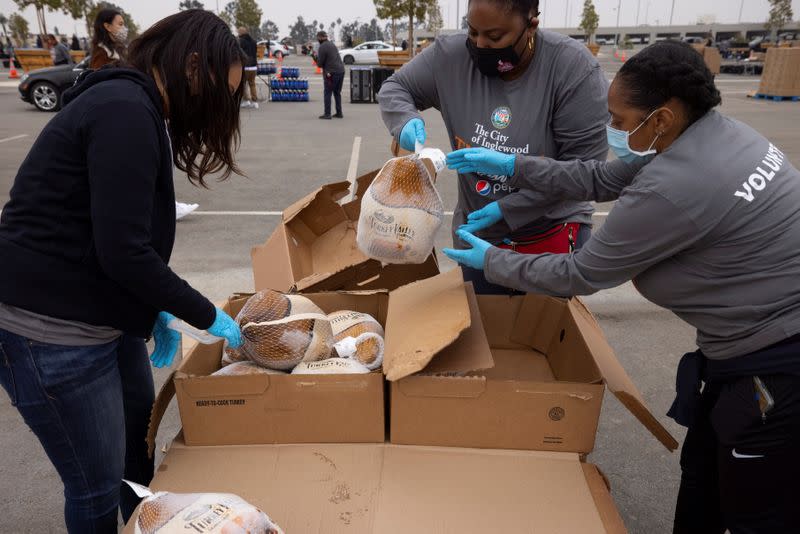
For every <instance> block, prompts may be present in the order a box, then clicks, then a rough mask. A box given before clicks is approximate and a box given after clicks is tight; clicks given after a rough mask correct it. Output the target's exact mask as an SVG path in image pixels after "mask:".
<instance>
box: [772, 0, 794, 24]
mask: <svg viewBox="0 0 800 534" xmlns="http://www.w3.org/2000/svg"><path fill="white" fill-rule="evenodd" d="M769 3H770V6H772V7H770V10H769V19H768V20H767V24H766V25H765V26H766V27H767V29H768V30H772V31H778V30H781V29H783V27H784V26H786V25H787V24H788V23H790V22H791V21H792V19H793V18H794V13H793V12H792V0H769Z"/></svg>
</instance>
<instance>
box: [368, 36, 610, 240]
mask: <svg viewBox="0 0 800 534" xmlns="http://www.w3.org/2000/svg"><path fill="white" fill-rule="evenodd" d="M465 39H466V37H465V36H464V35H463V34H462V35H452V36H446V37H439V38H437V39H436V42H435V43H434V45H433V46H431V47H429V48H427V49H425V50H424V51H423V52H422V53H421V54H419V55H418V56H416V57H415V58H414V59H413V60H412V61H411V62H409V63H408V64H407V65H405V66H404V67H403V68H402V69H400V70H399V71H397V72H396V73H395V74H394V76H392V77H391V78H389V79H388V80H387V81H386V82H384V84H383V86H382V87H381V91H380V94H379V96H378V100H379V102H380V108H381V113H382V115H383V120H384V122H385V123H386V126H387V127H388V128H389V131H390V132H391V134H392V135H393V136H395V138H399V136H400V132H401V131H402V129H403V126H405V124H406V123H407V122H408V121H409V120H411V119H413V118H421V115H420V113H419V111H418V110H425V109H428V108H435V109H437V110H439V111H440V112H441V114H442V118H443V119H444V122H445V125H446V127H447V132H448V135H449V137H450V143H451V145H452V147H453V149H459V148H467V147H485V148H490V149H493V150H497V151H501V152H505V153H516V154H521V155H537V156H548V157H552V158H555V159H559V160H572V159H580V160H593V159H595V160H605V159H606V156H607V154H608V144H607V140H606V130H605V125H606V123H607V122H608V111H607V103H606V97H607V92H608V83H607V81H606V79H605V77H604V75H603V73H602V71H601V70H600V67H599V65H598V63H597V61H596V60H595V59H594V58H593V57H592V56H591V54H589V52H588V51H587V50H586V47H585V46H583V45H582V44H580V43H578V42H577V41H575V40H573V39H570V38H568V37H564V36H561V35H558V34H555V33H551V32H548V31H544V30H539V31H537V32H536V39H535V43H536V49H535V55H534V59H533V62H532V63H531V65H530V66H529V67H528V69H527V71H526V72H525V73H524V74H523V75H522V76H521V77H520V78H517V79H516V80H513V81H510V82H504V81H503V80H501V79H500V78H488V77H486V76H483V75H482V74H481V73H480V72H479V71H478V69H477V68H476V67H475V65H474V64H473V62H472V60H471V58H470V56H469V53H468V51H467V47H466V42H465ZM528 196H529V193H528V192H526V191H519V190H518V189H517V188H516V187H515V186H513V185H512V184H511V183H510V182H509V179H508V178H507V177H505V176H483V175H479V174H469V175H463V176H459V179H458V204H457V205H456V208H455V215H454V217H453V228H454V229H455V228H458V226H460V225H461V224H463V223H464V222H465V220H466V217H467V215H468V214H469V213H471V212H472V211H475V210H478V209H480V208H482V207H484V206H486V205H487V204H489V203H490V202H493V201H497V202H498V203H499V205H500V209H501V211H502V212H503V219H504V222H502V223H499V224H497V225H495V226H493V227H491V228H488V229H487V230H486V231H484V232H480V234H479V235H480V236H481V237H483V238H484V239H487V240H489V241H491V242H493V243H499V242H500V241H501V240H502V239H503V238H504V237H510V238H512V239H523V238H525V237H530V236H532V235H535V234H537V233H540V232H542V231H543V230H546V229H548V228H551V227H552V226H554V225H556V224H558V223H560V222H564V221H571V222H580V223H587V224H590V223H591V215H592V212H593V210H592V207H591V205H590V204H588V203H585V202H576V201H573V200H567V201H555V200H554V201H553V202H551V203H549V204H548V205H546V206H540V207H539V208H538V209H536V210H533V209H532V208H531V201H530V199H529V198H528ZM455 244H456V246H462V244H461V243H460V241H459V240H455Z"/></svg>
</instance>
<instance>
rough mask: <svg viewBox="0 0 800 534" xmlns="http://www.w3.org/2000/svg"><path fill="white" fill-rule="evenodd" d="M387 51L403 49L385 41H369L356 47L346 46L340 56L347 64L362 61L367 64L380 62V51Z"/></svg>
mask: <svg viewBox="0 0 800 534" xmlns="http://www.w3.org/2000/svg"><path fill="white" fill-rule="evenodd" d="M381 50H383V51H386V52H392V51H394V52H399V51H400V50H402V48H400V47H399V46H392V45H390V44H387V43H384V42H383V41H367V42H366V43H361V44H360V45H358V46H356V47H355V48H345V49H344V50H340V51H339V57H341V58H342V61H343V62H344V64H345V65H353V64H355V63H362V64H367V65H377V64H378V51H381Z"/></svg>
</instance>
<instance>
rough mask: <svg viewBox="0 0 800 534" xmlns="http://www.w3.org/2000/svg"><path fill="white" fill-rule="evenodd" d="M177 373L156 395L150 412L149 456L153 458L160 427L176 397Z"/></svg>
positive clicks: (148, 432) (172, 374) (148, 430)
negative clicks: (175, 379) (174, 379)
mask: <svg viewBox="0 0 800 534" xmlns="http://www.w3.org/2000/svg"><path fill="white" fill-rule="evenodd" d="M173 378H175V372H174V371H173V372H172V373H171V374H170V375H169V377H168V378H167V380H166V382H164V385H163V386H161V389H160V390H159V392H158V395H156V400H155V402H154V403H153V408H152V409H151V410H150V422H149V423H148V425H147V456H148V457H150V458H152V457H153V453H154V452H155V448H156V435H157V434H158V427H160V426H161V420H162V419H163V418H164V414H165V413H166V412H167V407H168V406H169V403H170V401H172V398H173V397H174V396H175V382H174V381H173Z"/></svg>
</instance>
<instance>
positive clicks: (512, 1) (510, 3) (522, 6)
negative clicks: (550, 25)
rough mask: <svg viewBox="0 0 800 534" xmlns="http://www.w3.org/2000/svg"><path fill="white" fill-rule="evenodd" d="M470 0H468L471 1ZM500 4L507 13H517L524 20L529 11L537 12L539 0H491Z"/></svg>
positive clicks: (528, 15) (529, 13) (529, 14)
mask: <svg viewBox="0 0 800 534" xmlns="http://www.w3.org/2000/svg"><path fill="white" fill-rule="evenodd" d="M471 1H472V0H470V2H471ZM491 1H492V2H494V3H495V4H497V5H499V6H502V7H503V8H505V10H506V11H507V12H509V13H517V14H519V15H521V16H522V18H524V19H525V20H528V18H529V17H530V16H531V11H533V12H534V13H536V14H537V16H538V14H539V0H491Z"/></svg>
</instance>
